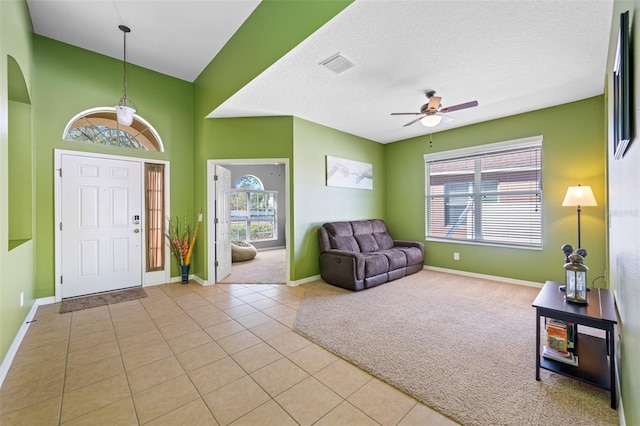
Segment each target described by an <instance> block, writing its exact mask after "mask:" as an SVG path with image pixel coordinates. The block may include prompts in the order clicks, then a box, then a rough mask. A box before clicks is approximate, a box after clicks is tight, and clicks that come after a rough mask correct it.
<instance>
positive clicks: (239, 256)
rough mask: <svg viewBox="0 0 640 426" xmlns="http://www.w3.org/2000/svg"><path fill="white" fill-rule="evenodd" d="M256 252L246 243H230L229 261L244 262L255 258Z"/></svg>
mask: <svg viewBox="0 0 640 426" xmlns="http://www.w3.org/2000/svg"><path fill="white" fill-rule="evenodd" d="M256 254H258V251H257V250H256V248H255V247H254V246H252V245H251V244H249V243H248V242H246V241H231V261H232V262H244V261H247V260H251V259H253V258H254V257H256Z"/></svg>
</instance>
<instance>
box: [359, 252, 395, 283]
mask: <svg viewBox="0 0 640 426" xmlns="http://www.w3.org/2000/svg"><path fill="white" fill-rule="evenodd" d="M388 270H389V260H388V259H387V256H385V255H384V254H380V253H367V254H365V255H364V276H365V278H369V277H374V276H376V275H380V274H386V273H387V271H388Z"/></svg>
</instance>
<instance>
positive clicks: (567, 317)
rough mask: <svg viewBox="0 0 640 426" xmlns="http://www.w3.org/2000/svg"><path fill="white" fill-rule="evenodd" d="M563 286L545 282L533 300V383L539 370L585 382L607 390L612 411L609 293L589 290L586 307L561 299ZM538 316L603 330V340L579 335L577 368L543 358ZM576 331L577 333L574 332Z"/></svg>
mask: <svg viewBox="0 0 640 426" xmlns="http://www.w3.org/2000/svg"><path fill="white" fill-rule="evenodd" d="M561 285H563V284H561V283H558V282H554V281H547V282H546V283H545V285H544V286H543V287H542V290H540V293H538V296H537V297H536V299H535V300H534V301H533V306H534V307H535V308H536V380H540V368H544V369H546V370H550V371H554V372H556V373H558V374H562V375H565V376H569V377H572V378H574V379H577V380H580V381H582V382H585V383H589V384H591V385H594V386H598V387H600V388H604V389H607V390H608V391H610V393H611V408H613V409H616V407H617V398H616V376H615V349H614V337H613V327H614V325H615V324H617V323H618V319H617V315H616V311H615V307H614V305H613V299H612V298H611V293H610V292H609V290H606V289H601V288H592V289H591V291H589V292H588V293H587V300H588V302H589V303H588V304H576V303H572V302H567V301H566V300H564V294H565V293H564V291H561V290H560V286H561ZM541 317H549V318H555V319H559V320H562V321H567V322H573V323H575V324H576V330H577V327H578V325H579V324H581V325H585V326H588V327H593V328H597V329H600V330H604V331H605V333H606V338H605V339H601V338H598V337H594V336H590V335H587V334H582V333H578V334H577V337H576V341H575V353H576V355H577V356H578V366H573V365H569V364H565V363H562V362H559V361H554V360H551V359H547V358H544V357H542V355H541V346H540V345H541V343H540V319H541ZM577 331H578V330H577Z"/></svg>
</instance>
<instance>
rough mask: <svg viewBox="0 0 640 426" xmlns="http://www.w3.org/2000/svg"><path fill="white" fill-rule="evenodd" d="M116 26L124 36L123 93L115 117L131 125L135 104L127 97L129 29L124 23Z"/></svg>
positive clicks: (120, 122)
mask: <svg viewBox="0 0 640 426" xmlns="http://www.w3.org/2000/svg"><path fill="white" fill-rule="evenodd" d="M118 28H120V31H122V33H123V36H124V55H123V60H122V64H123V68H124V72H123V76H122V88H123V95H122V97H121V98H120V101H119V102H118V105H117V106H116V107H115V109H116V117H117V118H118V124H120V125H122V126H131V123H133V115H134V114H135V113H136V104H135V103H134V102H133V101H132V100H130V99H127V33H130V32H131V29H130V28H129V27H127V26H126V25H119V26H118Z"/></svg>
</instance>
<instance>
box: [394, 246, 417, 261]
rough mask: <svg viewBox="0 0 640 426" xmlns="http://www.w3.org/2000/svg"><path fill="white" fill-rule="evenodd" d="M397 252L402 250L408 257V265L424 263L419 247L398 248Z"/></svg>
mask: <svg viewBox="0 0 640 426" xmlns="http://www.w3.org/2000/svg"><path fill="white" fill-rule="evenodd" d="M396 250H402V251H403V252H404V254H405V255H406V256H407V265H418V264H422V262H423V261H424V257H423V255H422V251H420V249H419V248H417V247H396Z"/></svg>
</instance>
